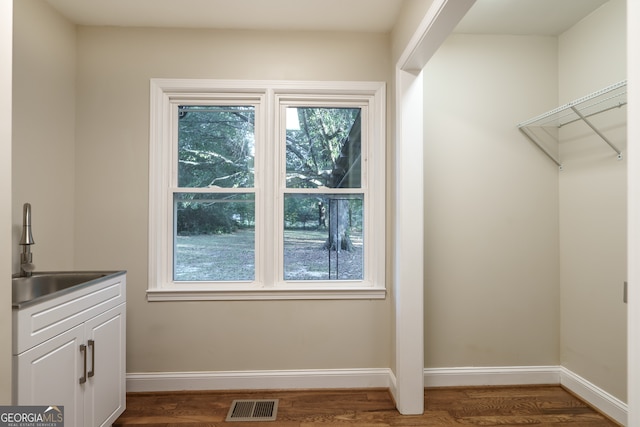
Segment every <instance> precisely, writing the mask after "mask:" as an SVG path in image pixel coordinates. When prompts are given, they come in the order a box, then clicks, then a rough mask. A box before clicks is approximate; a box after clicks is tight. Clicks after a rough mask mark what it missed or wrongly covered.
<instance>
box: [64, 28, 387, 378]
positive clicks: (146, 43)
mask: <svg viewBox="0 0 640 427" xmlns="http://www.w3.org/2000/svg"><path fill="white" fill-rule="evenodd" d="M389 51H390V47H389V38H388V36H386V35H380V34H355V33H354V34H352V33H338V34H336V33H314V32H301V33H287V32H282V33H281V32H242V31H237V32H234V31H206V30H170V29H125V28H96V27H81V28H79V30H78V70H77V75H78V86H77V93H78V97H77V111H78V120H77V124H78V126H77V148H76V173H77V176H76V186H77V194H76V198H77V201H78V203H77V208H76V229H75V236H76V239H75V246H76V248H78V250H77V251H76V263H75V264H76V266H77V267H78V268H81V269H93V268H101V269H105V268H106V269H111V268H116V269H126V270H128V280H127V285H128V313H127V323H128V329H127V334H128V343H127V350H128V359H127V370H128V371H129V372H158V371H159V372H175V371H178V372H181V371H229V370H255V369H258V370H262V369H266V370H278V369H315V368H317V369H321V368H380V367H383V368H386V367H389V363H390V352H391V349H390V322H391V320H390V303H389V300H388V299H387V300H383V301H266V302H247V301H245V302H173V303H172V302H170V303H162V302H155V303H148V302H147V301H146V297H145V291H146V289H147V222H148V221H147V212H148V203H147V198H148V177H147V174H148V144H149V79H150V78H153V77H171V78H222V79H301V80H374V81H386V82H388V81H389V76H390V70H391V65H390V59H389Z"/></svg>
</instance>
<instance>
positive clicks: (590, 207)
mask: <svg viewBox="0 0 640 427" xmlns="http://www.w3.org/2000/svg"><path fill="white" fill-rule="evenodd" d="M625 12H626V11H625V1H624V0H611V1H609V2H608V3H606V4H605V5H603V6H602V7H601V8H599V9H598V10H596V11H595V12H594V13H592V14H591V15H589V16H587V17H586V18H585V19H583V20H582V21H581V22H579V23H578V24H577V25H575V26H574V27H573V28H571V29H570V30H568V31H567V32H565V33H563V34H562V35H561V36H560V37H559V44H558V46H559V47H558V49H559V58H560V61H559V89H560V91H559V104H564V103H567V102H570V101H572V100H574V99H577V98H580V97H582V96H585V95H587V94H589V93H592V92H595V91H598V90H600V89H602V88H604V87H606V86H609V85H611V84H613V83H617V82H619V81H622V80H624V79H626V54H627V51H626V31H625V29H626V25H625V24H626V13H625ZM589 120H590V121H592V122H593V124H595V125H597V126H598V128H599V129H600V130H601V131H602V132H603V134H605V135H606V136H607V137H608V138H609V139H610V140H611V142H613V143H615V144H616V145H617V146H618V148H620V149H622V150H623V155H624V156H623V160H620V161H619V160H616V156H617V154H616V153H615V151H613V150H612V149H611V148H609V146H608V145H607V144H606V143H605V142H604V141H603V140H602V139H600V138H599V137H598V136H597V135H596V134H595V133H594V132H592V131H591V130H590V129H589V127H588V126H587V125H585V124H584V123H574V124H571V125H567V126H566V127H563V128H562V129H561V133H560V137H561V141H562V142H561V144H560V147H561V150H560V154H561V156H562V158H563V164H564V167H563V171H562V172H561V173H560V175H559V177H560V180H559V188H560V251H561V255H560V257H561V258H560V260H561V268H560V270H561V302H562V304H561V312H562V320H561V361H562V365H563V366H565V367H566V368H568V369H570V370H571V371H573V372H575V373H577V374H578V375H580V376H582V377H583V378H585V379H587V380H589V381H590V382H592V383H594V384H596V385H597V386H599V387H601V388H602V389H604V390H607V391H608V392H609V393H611V394H613V395H614V396H616V397H617V398H619V399H621V400H623V401H624V400H626V386H627V370H626V364H627V345H626V344H627V339H626V331H627V328H626V322H627V317H626V315H627V306H626V304H624V303H623V301H622V286H623V282H624V281H625V280H627V275H626V271H627V270H626V267H627V262H626V258H627V250H626V249H627V247H626V238H627V227H626V221H627V217H626V209H627V186H626V179H627V178H626V177H627V160H626V121H627V119H626V108H622V109H616V110H613V111H610V112H607V113H602V114H600V115H598V116H594V117H592V118H590V119H589Z"/></svg>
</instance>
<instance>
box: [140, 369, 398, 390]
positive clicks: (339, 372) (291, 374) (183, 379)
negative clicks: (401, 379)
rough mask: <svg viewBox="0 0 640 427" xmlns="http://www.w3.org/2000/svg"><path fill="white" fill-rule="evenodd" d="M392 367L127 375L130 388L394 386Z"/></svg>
mask: <svg viewBox="0 0 640 427" xmlns="http://www.w3.org/2000/svg"><path fill="white" fill-rule="evenodd" d="M391 378H392V374H391V370H390V369H388V368H378V369H375V368H374V369H311V370H282V371H221V372H148V373H146V372H145V373H129V374H127V391H128V392H142V391H175V390H274V389H279V390H282V389H323V388H324V389H330V388H336V389H339V388H379V387H382V388H391V383H390V379H391Z"/></svg>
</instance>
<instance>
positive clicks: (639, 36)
mask: <svg viewBox="0 0 640 427" xmlns="http://www.w3.org/2000/svg"><path fill="white" fill-rule="evenodd" d="M626 3H627V80H628V81H627V94H628V95H627V96H628V98H627V100H628V102H629V103H628V105H627V117H629V119H630V120H628V123H627V167H628V169H627V209H628V211H627V221H628V222H627V245H628V249H627V266H628V267H627V268H628V277H627V280H628V283H629V293H628V299H627V301H628V307H627V352H628V353H627V366H628V368H627V395H628V405H629V419H628V422H629V425H632V426H638V425H640V293H639V289H640V288H639V287H638V286H640V262H638V260H640V123H639V122H638V120H637V118H638V117H640V56H639V55H638V50H639V49H640V27H639V26H638V25H637V22H639V20H640V2H637V1H633V0H627V2H626Z"/></svg>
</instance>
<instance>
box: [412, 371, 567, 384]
mask: <svg viewBox="0 0 640 427" xmlns="http://www.w3.org/2000/svg"><path fill="white" fill-rule="evenodd" d="M424 384H425V387H458V386H465V387H466V386H492V385H520V384H560V370H559V367H558V366H496V367H468V368H464V367H463V368H430V369H425V370H424Z"/></svg>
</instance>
